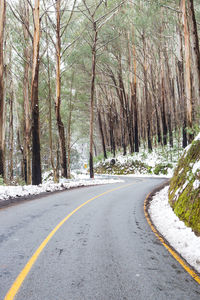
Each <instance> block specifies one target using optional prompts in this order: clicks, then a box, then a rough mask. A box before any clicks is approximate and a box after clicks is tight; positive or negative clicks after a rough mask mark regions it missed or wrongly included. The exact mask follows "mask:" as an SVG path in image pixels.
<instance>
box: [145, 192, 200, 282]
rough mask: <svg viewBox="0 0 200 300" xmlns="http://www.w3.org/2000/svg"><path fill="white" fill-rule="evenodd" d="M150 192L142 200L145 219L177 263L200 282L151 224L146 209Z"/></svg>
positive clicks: (197, 276)
mask: <svg viewBox="0 0 200 300" xmlns="http://www.w3.org/2000/svg"><path fill="white" fill-rule="evenodd" d="M150 194H151V193H149V194H148V195H147V197H146V199H145V202H144V214H145V217H146V219H147V222H148V223H149V225H150V227H151V230H152V231H153V232H154V233H155V235H156V236H157V238H158V239H159V240H160V242H161V243H162V244H163V246H165V248H166V249H167V250H168V251H169V252H170V253H171V255H172V256H173V257H174V258H175V259H176V260H177V261H178V262H179V264H180V265H181V266H182V267H183V268H184V269H185V270H186V271H187V272H188V273H189V274H190V275H191V276H192V277H193V278H194V280H196V281H197V282H198V283H199V284H200V277H199V275H198V274H197V273H196V272H195V271H194V270H192V268H191V267H190V266H189V265H187V264H186V262H185V261H184V260H183V259H182V258H181V257H180V256H179V255H178V254H177V253H176V252H175V251H174V250H173V249H172V248H171V247H170V246H169V245H167V244H166V243H165V241H164V239H163V238H162V237H161V236H160V234H159V232H158V231H157V229H156V228H155V226H154V225H153V223H152V221H151V219H150V217H149V213H148V209H147V205H148V199H149V196H150Z"/></svg>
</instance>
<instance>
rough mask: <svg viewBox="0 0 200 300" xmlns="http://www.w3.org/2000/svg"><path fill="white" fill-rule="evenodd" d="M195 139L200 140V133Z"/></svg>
mask: <svg viewBox="0 0 200 300" xmlns="http://www.w3.org/2000/svg"><path fill="white" fill-rule="evenodd" d="M194 140H195V141H200V133H199V134H198V135H197V136H196V137H195V139H194Z"/></svg>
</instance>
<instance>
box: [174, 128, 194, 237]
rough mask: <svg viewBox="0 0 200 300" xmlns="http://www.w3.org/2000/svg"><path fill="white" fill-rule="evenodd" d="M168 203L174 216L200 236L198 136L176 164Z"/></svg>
mask: <svg viewBox="0 0 200 300" xmlns="http://www.w3.org/2000/svg"><path fill="white" fill-rule="evenodd" d="M169 203H170V205H171V207H172V208H173V210H174V212H175V214H176V215H177V216H178V217H179V218H180V219H181V220H182V221H184V222H185V224H186V225H187V226H190V227H191V228H192V230H193V231H194V232H195V233H196V234H197V235H200V134H199V135H198V136H197V137H196V138H195V140H194V141H193V142H192V144H191V145H189V146H188V147H187V148H186V150H185V151H184V153H183V155H182V157H181V159H180V160H179V162H178V165H177V167H176V169H175V172H174V175H173V177H172V179H171V181H170V188H169Z"/></svg>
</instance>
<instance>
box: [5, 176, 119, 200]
mask: <svg viewBox="0 0 200 300" xmlns="http://www.w3.org/2000/svg"><path fill="white" fill-rule="evenodd" d="M118 182H123V180H121V179H119V178H116V179H113V178H105V177H101V176H98V178H95V179H89V176H88V178H87V177H86V176H82V179H75V180H67V179H62V180H61V182H60V183H52V182H51V181H49V182H46V183H43V184H40V185H38V186H35V185H26V186H0V201H2V200H7V199H10V198H16V197H26V196H29V195H38V194H40V193H45V192H54V191H61V190H65V189H70V188H75V187H82V186H91V185H98V184H110V183H118Z"/></svg>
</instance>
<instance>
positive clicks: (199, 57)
mask: <svg viewBox="0 0 200 300" xmlns="http://www.w3.org/2000/svg"><path fill="white" fill-rule="evenodd" d="M187 3H188V4H187V5H188V20H189V27H190V30H191V32H190V40H191V49H192V54H193V55H192V56H193V60H194V64H193V66H192V71H193V76H194V80H193V82H194V90H195V92H196V95H197V100H198V103H197V104H200V50H199V37H198V31H197V22H196V17H195V11H194V1H193V0H188V2H187Z"/></svg>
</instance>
